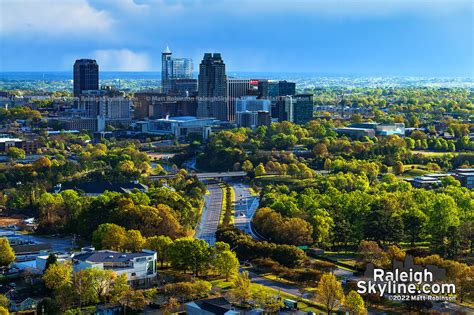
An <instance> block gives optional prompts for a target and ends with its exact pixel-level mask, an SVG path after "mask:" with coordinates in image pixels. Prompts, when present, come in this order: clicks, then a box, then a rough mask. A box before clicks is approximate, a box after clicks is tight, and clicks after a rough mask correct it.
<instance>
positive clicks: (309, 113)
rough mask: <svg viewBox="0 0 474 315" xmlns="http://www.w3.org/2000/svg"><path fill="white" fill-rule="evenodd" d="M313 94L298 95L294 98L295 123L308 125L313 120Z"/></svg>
mask: <svg viewBox="0 0 474 315" xmlns="http://www.w3.org/2000/svg"><path fill="white" fill-rule="evenodd" d="M313 112H314V105H313V94H296V95H294V96H293V122H294V123H295V124H306V123H307V122H309V121H311V120H312V119H313Z"/></svg>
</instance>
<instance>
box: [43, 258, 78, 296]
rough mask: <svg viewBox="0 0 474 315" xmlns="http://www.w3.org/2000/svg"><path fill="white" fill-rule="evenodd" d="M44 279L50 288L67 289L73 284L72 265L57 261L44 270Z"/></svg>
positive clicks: (55, 289)
mask: <svg viewBox="0 0 474 315" xmlns="http://www.w3.org/2000/svg"><path fill="white" fill-rule="evenodd" d="M43 280H44V283H45V285H46V287H47V288H48V289H51V290H54V291H58V290H65V289H66V288H68V287H69V286H71V284H72V266H71V265H70V264H68V263H55V264H53V265H51V266H49V268H48V269H47V270H46V271H45V272H44V274H43Z"/></svg>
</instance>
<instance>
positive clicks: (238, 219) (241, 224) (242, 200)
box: [232, 182, 259, 239]
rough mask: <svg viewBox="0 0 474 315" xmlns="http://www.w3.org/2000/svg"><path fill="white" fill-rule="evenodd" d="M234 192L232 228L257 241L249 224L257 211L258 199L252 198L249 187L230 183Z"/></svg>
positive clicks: (238, 183)
mask: <svg viewBox="0 0 474 315" xmlns="http://www.w3.org/2000/svg"><path fill="white" fill-rule="evenodd" d="M232 187H233V188H234V191H235V200H234V226H235V227H236V228H238V229H239V230H242V231H244V232H245V233H247V234H250V235H251V236H252V237H253V238H255V239H259V237H258V236H257V235H255V233H254V232H253V231H252V229H251V228H250V223H251V222H252V218H253V216H254V214H255V211H257V209H258V205H259V197H257V196H252V194H251V193H250V189H249V188H250V187H249V186H248V185H245V184H242V183H240V182H235V183H232Z"/></svg>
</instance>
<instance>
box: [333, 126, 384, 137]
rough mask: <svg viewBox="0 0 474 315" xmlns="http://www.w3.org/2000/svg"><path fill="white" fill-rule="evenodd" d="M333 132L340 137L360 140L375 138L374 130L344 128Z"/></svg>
mask: <svg viewBox="0 0 474 315" xmlns="http://www.w3.org/2000/svg"><path fill="white" fill-rule="evenodd" d="M335 131H336V132H337V133H338V134H340V135H345V136H348V137H350V138H355V139H360V138H363V137H369V138H373V137H375V130H374V129H368V128H353V127H344V128H336V129H335Z"/></svg>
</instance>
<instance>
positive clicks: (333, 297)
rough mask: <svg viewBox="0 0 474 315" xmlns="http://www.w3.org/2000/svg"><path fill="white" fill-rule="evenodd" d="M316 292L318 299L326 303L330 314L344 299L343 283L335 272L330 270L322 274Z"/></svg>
mask: <svg viewBox="0 0 474 315" xmlns="http://www.w3.org/2000/svg"><path fill="white" fill-rule="evenodd" d="M316 292H317V293H316V300H317V301H318V302H319V303H321V304H323V305H324V307H325V308H326V311H327V313H328V314H331V313H332V312H333V310H334V309H335V308H336V307H337V306H338V305H340V304H341V303H343V301H344V290H343V289H342V286H341V283H340V282H339V281H338V280H337V278H336V276H335V275H334V274H332V273H329V272H327V273H325V274H323V275H322V277H321V280H319V283H318V287H317V291H316Z"/></svg>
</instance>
